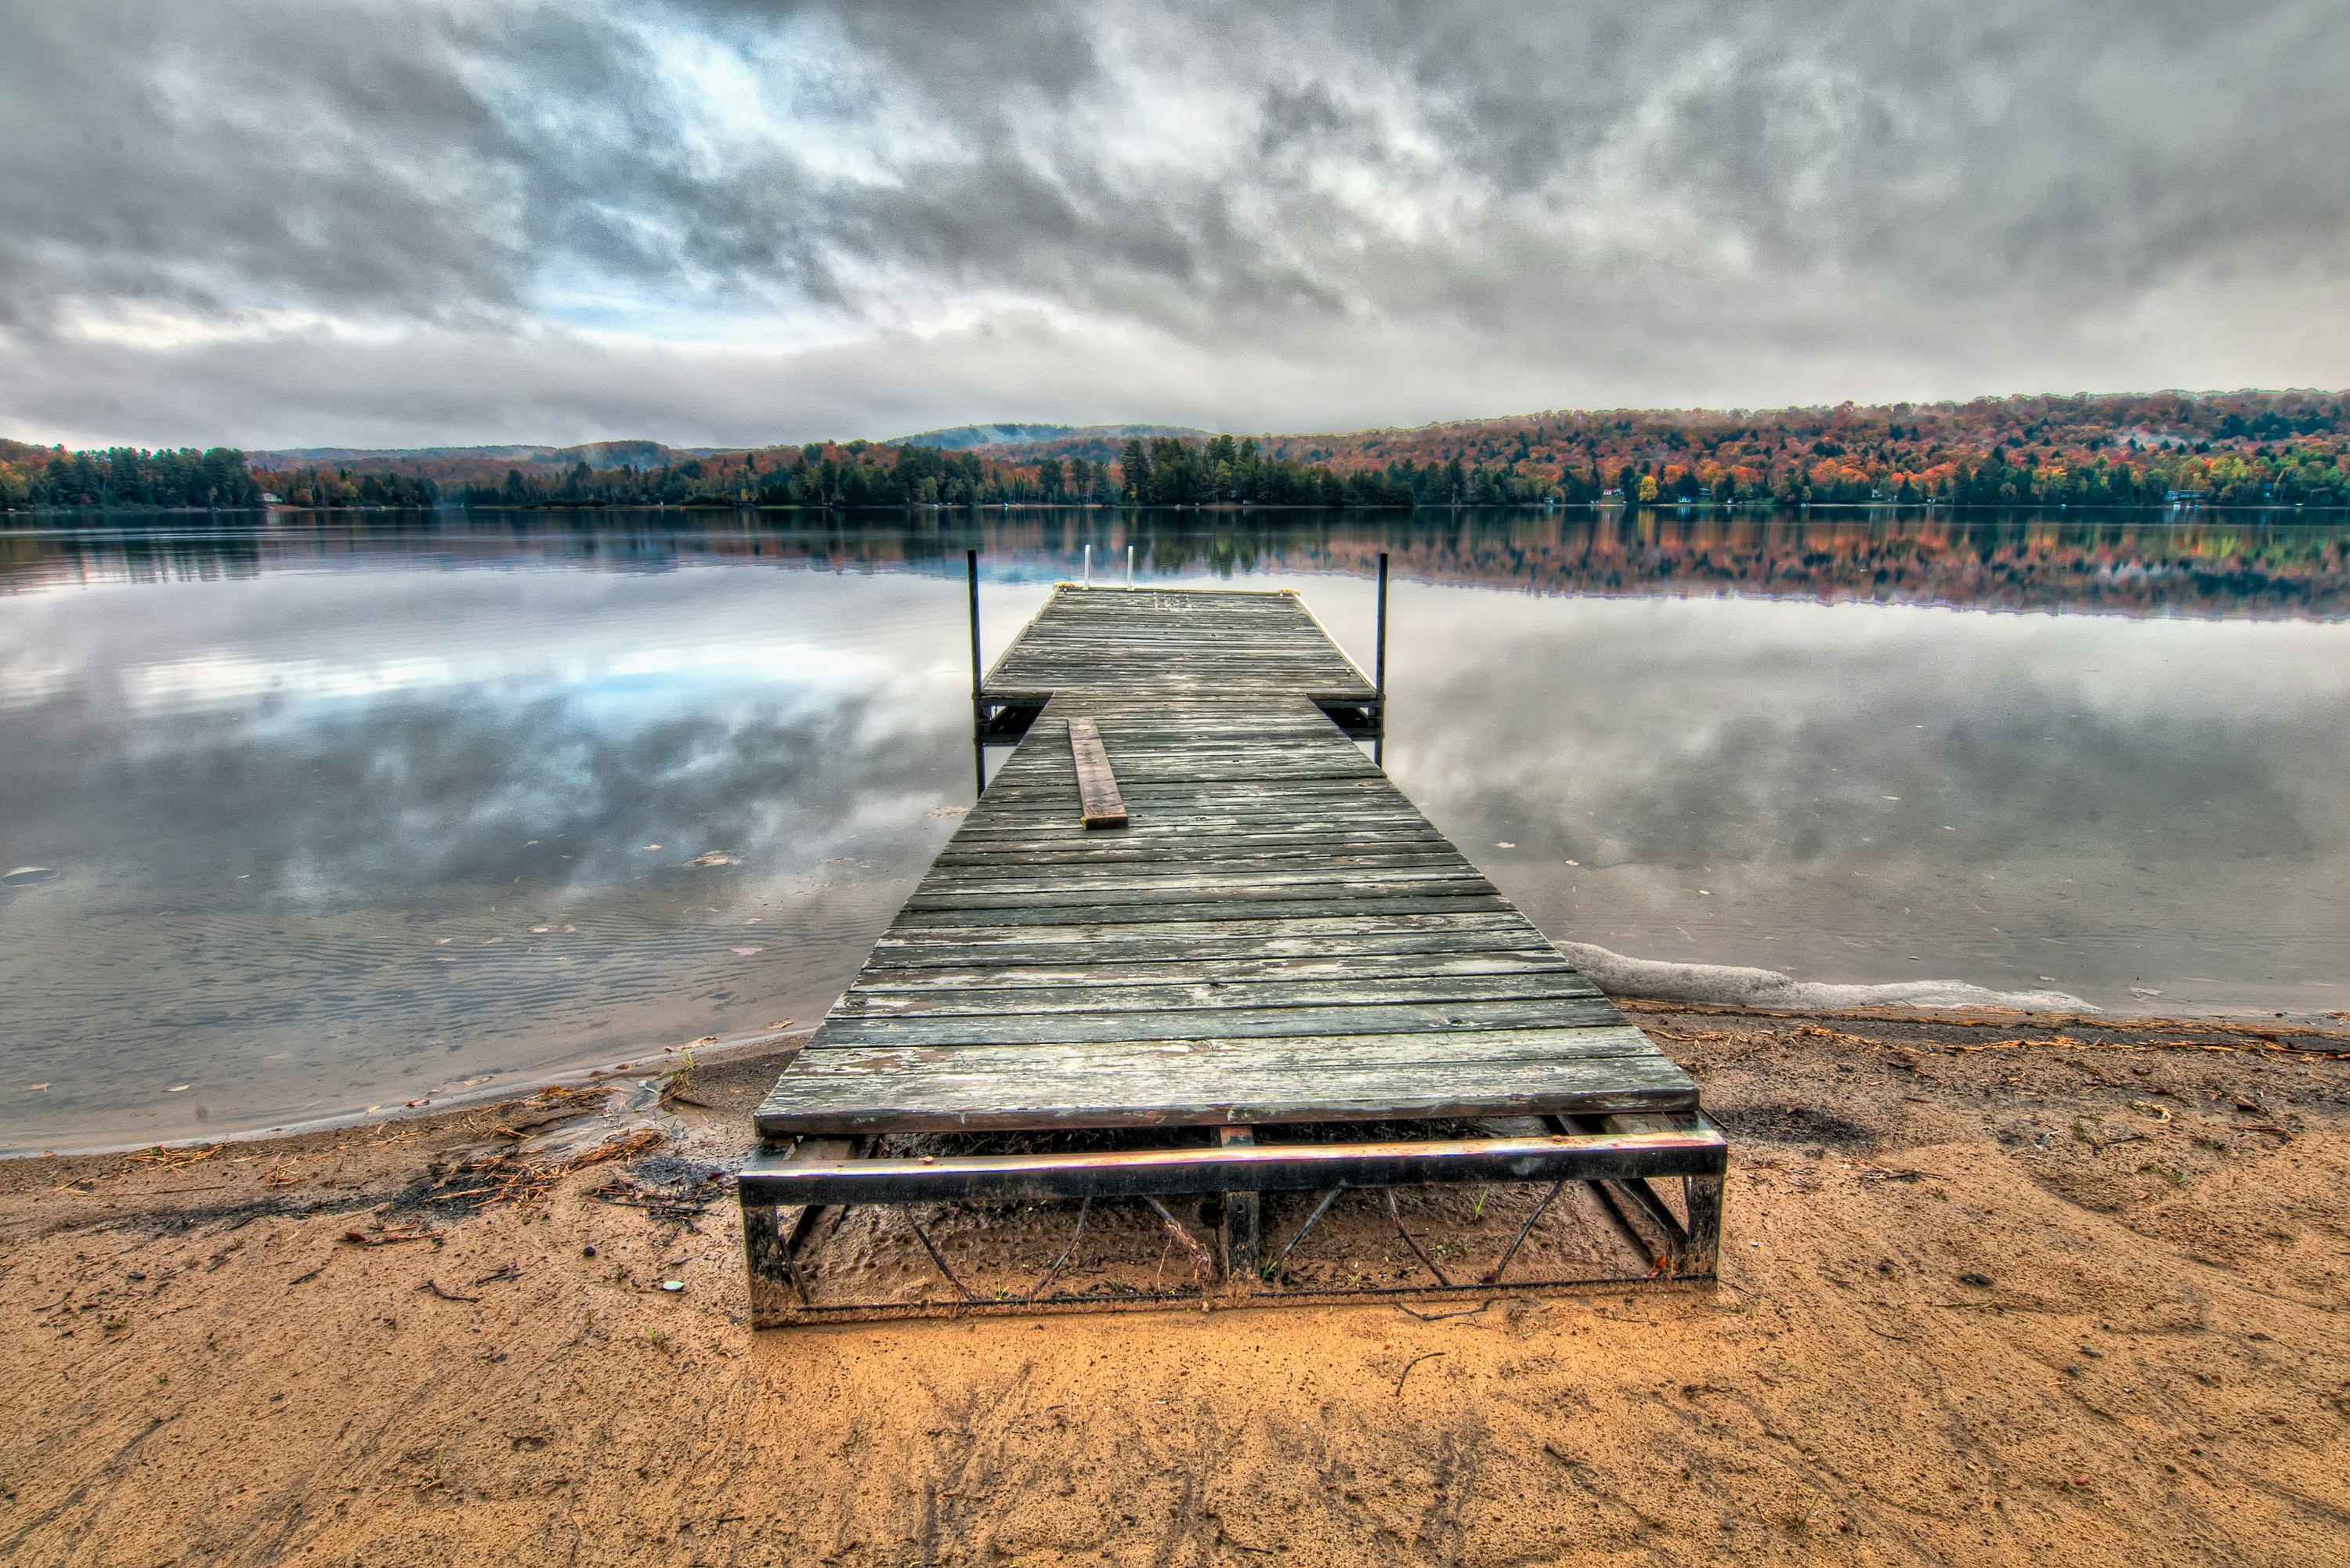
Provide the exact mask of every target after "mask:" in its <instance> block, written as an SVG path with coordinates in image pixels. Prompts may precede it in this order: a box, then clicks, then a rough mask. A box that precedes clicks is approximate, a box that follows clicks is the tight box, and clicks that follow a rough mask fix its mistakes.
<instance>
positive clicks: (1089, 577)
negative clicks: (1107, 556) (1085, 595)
mask: <svg viewBox="0 0 2350 1568" xmlns="http://www.w3.org/2000/svg"><path fill="white" fill-rule="evenodd" d="M1093 586H1094V547H1093V546H1092V545H1087V546H1086V587H1093Z"/></svg>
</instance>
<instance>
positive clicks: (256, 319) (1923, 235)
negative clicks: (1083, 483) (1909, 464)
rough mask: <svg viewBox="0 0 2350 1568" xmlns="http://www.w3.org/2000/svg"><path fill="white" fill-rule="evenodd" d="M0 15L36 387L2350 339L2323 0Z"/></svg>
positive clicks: (2281, 347) (4, 224) (1486, 364)
mask: <svg viewBox="0 0 2350 1568" xmlns="http://www.w3.org/2000/svg"><path fill="white" fill-rule="evenodd" d="M0 17H5V20H4V21H0V26H5V29H6V34H5V36H7V37H8V39H9V47H8V48H7V49H6V50H5V51H4V52H0V148H5V151H0V351H4V352H5V354H6V356H7V361H8V364H9V370H10V373H9V375H8V377H7V378H6V380H5V387H0V423H5V425H6V426H7V427H9V428H12V429H13V430H15V431H18V432H21V433H26V434H38V435H42V436H59V437H64V438H66V439H102V438H116V437H120V438H128V439H140V440H148V441H162V440H170V441H181V440H196V441H206V440H213V439H223V440H236V441H244V442H247V443H249V444H292V443H300V442H308V441H367V442H392V441H400V442H407V441H425V440H474V441H497V440H515V439H566V440H567V439H578V438H585V437H592V436H599V435H619V434H630V435H650V436H655V437H660V438H663V439H668V440H672V441H758V440H774V439H787V438H794V437H799V438H806V437H809V436H816V435H838V436H846V435H850V434H868V435H887V434H892V433H896V432H897V431H899V430H902V429H905V428H908V427H911V426H917V425H921V424H928V423H947V422H957V421H963V420H967V419H973V418H989V419H995V418H1055V417H1057V418H1065V419H1107V418H1133V419H1153V420H1178V421H1186V422H1194V423H1202V424H1212V425H1222V426H1229V427H1234V428H1268V427H1271V428H1286V429H1296V428H1301V427H1310V426H1315V425H1323V426H1350V425H1357V424H1361V423H1367V422H1372V423H1377V422H1416V421H1424V420H1428V419H1432V418H1439V417H1445V416H1451V415H1470V414H1476V413H1487V412H1503V411H1510V410H1518V409H1524V408H1534V407H1546V406H1567V405H1582V404H1591V403H1600V404H1610V403H1679V402H1696V401H1706V402H1714V403H1742V404H1749V405H1755V404H1767V403H1777V402H1784V401H1796V400H1835V399H1840V398H1843V397H1846V396H1851V397H1859V398H1872V397H1887V398H1890V397H1917V398H1924V397H1941V396H1964V395H1971V394H1974V393H1978V392H1985V391H2008V390H2027V389H2031V390H2049V389H2056V390H2072V389H2089V388H2095V389H2121V388H2147V387H2154V386H2163V385H2192V386H2241V385H2269V386H2281V385H2313V384H2314V385H2326V386H2338V385H2340V384H2341V383H2343V382H2344V381H2345V379H2350V378H2345V376H2344V375H2343V373H2342V367H2343V365H2344V364H2345V350H2350V327H2345V322H2350V312H2345V310H2344V308H2343V306H2344V305H2345V302H2350V301H2345V294H2350V288H2345V282H2350V250H2345V245H2344V241H2345V238H2350V163H2345V161H2343V160H2342V159H2341V157H2340V156H2339V148H2340V147H2341V146H2342V145H2343V144H2344V141H2345V132H2350V95H2345V94H2344V93H2342V92H2341V91H2340V88H2339V82H2338V77H2339V62H2340V61H2341V60H2342V59H2343V58H2345V53H2350V13H2345V11H2343V10H2342V9H2341V8H2340V7H2338V6H2329V5H2320V4H2315V3H2314V0H2312V3H2301V4H2275V5H2248V6H2241V7H2231V8H2220V9H2214V8H2212V7H2210V6H2205V5H2185V4H2172V5H2160V4H2155V5H2147V4H2137V5H2122V4H2118V3H2115V4H2101V3H2097V0H2074V3H2072V4H2061V5H2053V6H2052V5H2022V4H1999V3H1990V4H1973V5H1965V6H1960V5H1930V4H1920V3H1916V0H1907V3H1904V0H1895V3H1893V4H1858V3H1850V4H1847V3H1843V0H1811V3H1808V4H1805V3H1800V0H1799V3H1793V4H1784V5H1772V6H1752V5H1730V4H1726V3H1721V0H1681V3H1679V4H1673V3H1663V4H1646V5H1638V6H1633V5H1617V6H1610V7H1600V6H1579V7H1565V6H1556V5H1537V4H1534V3H1533V0H1507V3H1494V4H1484V5H1478V4H1461V5H1428V4H1413V5H1401V4H1397V5H1386V6H1381V5H1336V4H1331V5H1316V4H1291V5H1251V6H1239V5H1215V4H1197V5H1147V4H1127V5H1118V4H1108V5H1074V4H1071V5H1058V4H1045V3H1037V4H1030V5H1011V6H1001V7H999V6H987V7H973V6H967V5H924V4H911V3H900V4H889V3H887V0H883V3H878V4H860V5H839V6H833V5H756V4H750V3H747V0H744V3H728V0H703V3H699V4H695V3H689V0H673V3H670V4H661V3H659V0H581V3H578V4H572V5H562V6H556V5H536V4H531V3H529V0H439V3H438V4H400V5H392V4H369V3H364V0H362V3H353V4H346V5H341V6H336V7H327V6H315V5H293V4H290V3H288V0H221V3H220V4H216V5H204V6H201V7H188V6H167V5H161V4H159V3H158V0H92V3H89V4H83V5H73V6H57V5H38V4H35V3H33V0H0Z"/></svg>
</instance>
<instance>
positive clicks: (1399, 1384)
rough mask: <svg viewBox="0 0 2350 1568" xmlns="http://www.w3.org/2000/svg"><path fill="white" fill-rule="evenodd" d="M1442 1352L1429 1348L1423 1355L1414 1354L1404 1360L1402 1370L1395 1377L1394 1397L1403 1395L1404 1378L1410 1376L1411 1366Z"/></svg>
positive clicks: (1432, 1358)
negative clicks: (1407, 1359)
mask: <svg viewBox="0 0 2350 1568" xmlns="http://www.w3.org/2000/svg"><path fill="white" fill-rule="evenodd" d="M1443 1354H1444V1352H1442V1351H1440V1350H1431V1351H1430V1352H1429V1353H1428V1354H1427V1355H1415V1356H1413V1357H1412V1358H1411V1359H1410V1360H1409V1361H1407V1362H1405V1363H1404V1366H1403V1371H1402V1372H1401V1373H1400V1374H1399V1376H1397V1378H1396V1397H1397V1398H1399V1399H1400V1398H1402V1397H1403V1383H1404V1379H1405V1378H1407V1377H1409V1376H1411V1369H1412V1368H1413V1367H1415V1366H1419V1364H1420V1363H1421V1362H1423V1361H1433V1360H1435V1359H1436V1358H1437V1357H1438V1356H1440V1355H1443Z"/></svg>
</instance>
